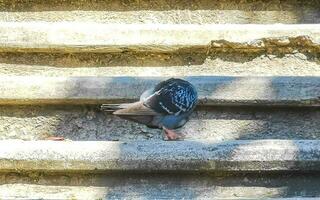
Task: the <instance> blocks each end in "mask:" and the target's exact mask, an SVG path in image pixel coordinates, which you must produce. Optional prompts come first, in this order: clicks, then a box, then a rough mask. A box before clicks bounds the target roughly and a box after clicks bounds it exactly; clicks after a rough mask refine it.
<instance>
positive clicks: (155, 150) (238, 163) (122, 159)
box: [0, 140, 320, 173]
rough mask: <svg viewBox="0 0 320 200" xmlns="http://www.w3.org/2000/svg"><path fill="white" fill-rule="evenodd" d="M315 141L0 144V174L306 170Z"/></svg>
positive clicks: (317, 148)
mask: <svg viewBox="0 0 320 200" xmlns="http://www.w3.org/2000/svg"><path fill="white" fill-rule="evenodd" d="M319 169H320V141H319V140H238V141H229V142H221V143H217V142H210V140H198V141H197V140H195V141H178V142H165V141H162V142H150V141H135V142H55V141H28V142H26V141H14V140H13V141H9V140H8V141H5V140H4V141H0V171H2V172H10V171H13V172H14V171H17V172H19V171H20V172H21V171H45V172H62V171H63V172H71V171H72V172H80V171H86V172H87V171H88V172H92V173H98V172H108V171H109V172H112V171H113V172H114V171H152V172H160V171H179V172H183V171H186V172H215V171H232V172H234V171H236V172H241V171H260V172H261V171H267V172H270V171H291V172H292V171H310V170H316V171H318V170H319Z"/></svg>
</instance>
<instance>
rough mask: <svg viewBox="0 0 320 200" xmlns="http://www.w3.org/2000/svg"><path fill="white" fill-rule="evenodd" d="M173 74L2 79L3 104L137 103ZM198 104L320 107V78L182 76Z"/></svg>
mask: <svg viewBox="0 0 320 200" xmlns="http://www.w3.org/2000/svg"><path fill="white" fill-rule="evenodd" d="M167 78H169V77H161V78H160V77H158V78H157V77H39V76H34V77H33V76H21V77H20V76H3V77H0V104H65V103H69V104H101V103H113V102H117V103H119V102H132V101H136V100H137V99H138V98H139V96H140V95H141V94H142V92H143V91H145V90H146V89H148V88H150V87H152V86H154V85H155V84H157V83H159V82H160V81H161V80H165V79H167ZM182 78H185V79H186V80H188V81H190V82H191V83H193V84H194V85H195V87H196V88H197V90H198V93H199V99H200V102H199V105H207V106H211V105H263V106H265V105H273V106H319V97H320V78H319V77H278V76H275V77H272V76H270V77H230V76H229V77H225V76H189V77H182Z"/></svg>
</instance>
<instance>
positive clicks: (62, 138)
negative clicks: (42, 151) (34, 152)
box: [45, 136, 64, 141]
mask: <svg viewBox="0 0 320 200" xmlns="http://www.w3.org/2000/svg"><path fill="white" fill-rule="evenodd" d="M45 140H51V141H63V140H64V137H55V136H52V137H47V138H46V139H45Z"/></svg>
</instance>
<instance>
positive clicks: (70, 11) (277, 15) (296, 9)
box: [0, 0, 320, 24]
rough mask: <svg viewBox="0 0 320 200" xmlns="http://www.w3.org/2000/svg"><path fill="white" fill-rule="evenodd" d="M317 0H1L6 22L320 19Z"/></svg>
mask: <svg viewBox="0 0 320 200" xmlns="http://www.w3.org/2000/svg"><path fill="white" fill-rule="evenodd" d="M319 9H320V4H319V1H317V0H303V1H301V0H300V1H299V0H281V1H277V0H272V1H266V0H255V1H250V0H243V1H241V3H239V1H237V0H224V1H221V0H189V1H188V2H185V1H179V0H170V1H167V0H159V1H157V2H154V1H153V2H150V1H148V0H139V1H137V0H135V1H127V0H118V1H112V0H108V1H94V0H86V1H84V0H82V1H77V0H68V1H57V0H50V1H39V0H28V1H21V0H11V1H10V0H2V1H1V3H0V10H1V12H0V20H2V21H81V22H84V21H87V22H100V23H154V24H157V23H164V24H167V23H182V24H186V23H188V24H191V23H192V24H209V23H241V24H248V23H263V24H272V23H319Z"/></svg>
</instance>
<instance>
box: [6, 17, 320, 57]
mask: <svg viewBox="0 0 320 200" xmlns="http://www.w3.org/2000/svg"><path fill="white" fill-rule="evenodd" d="M0 36H1V37H0V50H1V51H14V52H19V51H20V52H21V51H22V52H69V53H70V52H123V51H135V52H136V51H143V52H145V51H153V52H172V51H177V50H180V51H188V50H190V49H192V48H193V49H200V50H199V51H204V52H207V51H212V50H219V49H220V50H223V49H225V48H227V49H228V48H230V49H236V50H238V51H249V52H257V51H266V50H268V49H275V48H276V49H278V48H279V47H282V48H283V49H285V50H286V51H293V50H295V49H301V51H306V52H311V51H317V52H319V49H320V25H316V24H313V25H307V24H301V25H283V24H276V25H257V24H251V25H250V24H247V25H236V24H226V25H186V24H185V25H170V24H161V25H157V26H154V25H152V24H98V23H75V22H74V23H68V22H61V23H49V22H21V23H16V22H3V23H1V24H0Z"/></svg>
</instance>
